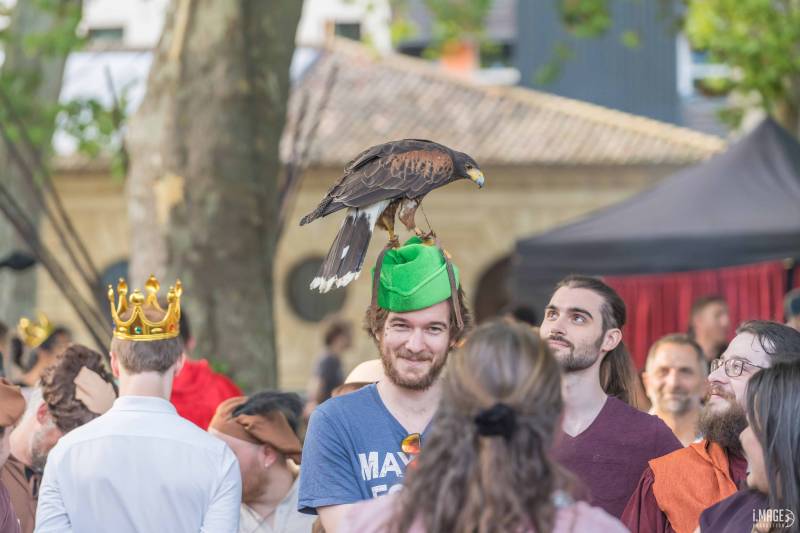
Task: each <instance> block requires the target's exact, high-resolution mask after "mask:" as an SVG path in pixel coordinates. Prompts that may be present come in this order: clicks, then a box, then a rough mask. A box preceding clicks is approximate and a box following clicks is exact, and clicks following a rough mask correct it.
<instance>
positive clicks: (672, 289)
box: [605, 261, 800, 369]
mask: <svg viewBox="0 0 800 533" xmlns="http://www.w3.org/2000/svg"><path fill="white" fill-rule="evenodd" d="M799 270H800V269H799ZM795 274H796V275H795V277H794V281H795V284H798V285H800V272H796V273H795ZM605 280H606V282H607V283H608V284H609V285H611V286H612V287H614V289H616V291H617V292H618V293H619V295H620V296H621V297H622V299H623V300H625V303H626V305H627V307H628V323H627V325H626V326H625V329H624V339H625V344H626V345H627V346H628V349H629V350H630V352H631V356H632V357H633V359H634V361H635V363H636V366H637V367H638V368H640V369H641V368H642V367H643V366H644V362H645V358H646V357H647V350H648V349H649V348H650V345H651V344H652V343H653V342H654V341H656V340H657V339H658V338H660V337H661V336H663V335H666V334H667V333H675V332H685V331H686V330H687V328H688V325H689V311H690V310H691V307H692V303H693V302H694V300H696V299H697V298H699V297H701V296H708V295H712V294H719V295H721V296H722V297H724V298H725V300H727V302H728V306H729V307H730V317H731V329H732V330H733V329H735V328H736V325H737V324H739V323H740V322H742V321H743V320H749V319H764V320H783V297H784V294H785V293H786V291H787V287H786V285H787V273H786V267H785V266H784V264H783V262H781V261H775V262H769V263H758V264H754V265H746V266H740V267H730V268H721V269H715V270H699V271H693V272H678V273H670V274H657V275H640V276H613V277H612V276H609V277H606V278H605ZM730 333H731V335H732V334H733V331H731V332H730Z"/></svg>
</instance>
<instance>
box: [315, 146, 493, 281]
mask: <svg viewBox="0 0 800 533" xmlns="http://www.w3.org/2000/svg"><path fill="white" fill-rule="evenodd" d="M458 179H469V180H472V181H474V182H475V183H476V184H478V186H479V187H483V181H484V177H483V172H481V169H480V168H479V167H478V164H477V163H476V162H475V160H474V159H472V158H471V157H470V156H468V155H467V154H464V153H461V152H456V151H455V150H452V149H450V148H448V147H447V146H444V145H441V144H438V143H435V142H433V141H426V140H421V139H403V140H401V141H392V142H388V143H385V144H379V145H377V146H373V147H371V148H368V149H367V150H365V151H363V152H362V153H360V154H359V155H358V156H356V158H355V159H353V160H352V161H350V162H349V163H348V164H347V166H346V167H345V169H344V175H343V176H342V177H341V178H339V180H338V181H337V182H336V184H334V186H333V187H331V189H330V190H329V191H328V194H326V195H325V198H323V199H322V202H320V204H319V205H318V206H317V208H316V209H314V210H313V211H312V212H311V213H309V214H308V215H306V216H305V217H303V219H302V220H301V221H300V225H301V226H303V225H305V224H308V223H309V222H311V221H313V220H316V219H318V218H321V217H324V216H326V215H329V214H331V213H334V212H336V211H339V210H340V209H345V208H346V209H347V216H346V217H345V219H344V222H343V223H342V227H341V229H340V230H339V233H338V234H337V235H336V239H335V240H334V241H333V245H331V249H330V250H329V251H328V255H327V257H325V261H323V263H322V266H320V269H319V272H318V273H317V277H315V278H314V280H313V281H312V282H311V290H314V289H318V290H319V291H320V292H328V291H329V290H331V289H332V288H333V287H334V286H336V287H344V286H345V285H347V284H348V283H350V282H351V281H353V280H354V279H356V278H357V277H358V275H359V274H360V273H361V267H362V266H363V265H364V257H365V256H366V253H367V248H368V247H369V241H370V239H371V238H372V232H373V230H374V228H375V226H376V225H377V226H378V227H380V228H383V229H385V230H386V231H388V232H389V241H390V243H392V244H393V245H397V243H398V242H399V241H398V239H397V236H396V235H395V233H394V220H395V215H396V214H399V217H398V218H399V219H400V222H402V223H403V225H404V226H405V227H406V229H408V230H409V231H414V232H415V233H416V234H417V235H420V236H423V232H422V231H421V230H420V229H419V228H418V227H417V224H416V222H415V221H414V215H415V212H416V210H417V207H419V205H420V202H422V198H423V197H424V196H425V195H426V194H428V193H429V192H430V191H432V190H433V189H436V188H438V187H441V186H442V185H447V184H448V183H450V182H452V181H455V180H458ZM398 212H399V213H398Z"/></svg>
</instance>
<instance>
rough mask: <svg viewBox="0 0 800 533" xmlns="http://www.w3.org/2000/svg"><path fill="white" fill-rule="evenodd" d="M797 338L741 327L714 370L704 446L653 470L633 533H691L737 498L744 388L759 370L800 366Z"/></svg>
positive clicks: (787, 331) (636, 500)
mask: <svg viewBox="0 0 800 533" xmlns="http://www.w3.org/2000/svg"><path fill="white" fill-rule="evenodd" d="M789 354H800V332H798V331H796V330H794V329H792V328H790V327H788V326H784V325H783V324H778V323H777V322H769V321H766V320H751V321H749V322H744V323H742V324H741V325H740V326H739V328H738V329H737V330H736V336H735V337H734V339H733V340H732V341H731V343H730V344H729V345H728V347H727V349H726V350H725V352H724V353H723V354H722V356H721V357H720V358H719V359H715V360H714V361H712V363H711V373H710V374H709V375H708V383H709V389H708V394H707V401H706V404H705V405H704V406H703V410H702V411H701V413H700V421H699V427H700V432H701V433H702V434H703V436H704V438H703V440H701V441H699V442H696V443H694V444H692V445H691V446H687V447H686V448H682V449H680V450H678V451H676V452H673V453H671V454H669V455H666V456H664V457H660V458H658V459H654V460H652V461H650V462H649V463H648V466H647V467H646V468H645V470H644V473H643V474H642V476H641V479H640V480H639V485H638V486H637V488H636V492H634V493H633V495H632V496H631V499H630V501H629V502H628V505H627V507H626V508H625V512H624V514H623V516H622V521H623V522H624V523H625V525H627V526H628V528H629V529H630V530H631V531H632V532H633V533H663V532H667V533H669V532H672V531H675V532H677V533H692V532H693V531H694V530H695V528H696V527H697V525H698V523H699V520H700V513H702V512H703V510H705V509H706V508H708V507H710V506H711V505H714V504H715V503H717V502H719V501H721V500H723V499H724V498H726V497H728V496H730V495H732V494H733V493H735V492H736V489H737V487H738V486H739V484H740V483H741V482H742V481H744V479H745V477H746V473H747V461H746V460H745V458H744V456H743V455H742V448H741V443H740V442H739V433H741V431H742V430H743V429H744V428H745V427H746V426H747V417H746V415H745V399H746V390H747V383H748V381H749V380H750V378H751V377H752V376H753V375H754V374H755V373H756V372H757V371H758V370H760V369H762V368H768V367H770V366H771V365H772V364H773V363H775V362H777V361H780V360H781V359H783V358H788V357H793V358H794V359H797V357H798V356H797V355H794V356H790V355H789Z"/></svg>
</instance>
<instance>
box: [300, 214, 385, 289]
mask: <svg viewBox="0 0 800 533" xmlns="http://www.w3.org/2000/svg"><path fill="white" fill-rule="evenodd" d="M374 207H375V206H373V208H374ZM384 207H386V206H385V205H383V206H380V211H381V212H382V211H383V208H384ZM372 211H373V209H367V210H364V211H361V210H358V209H349V210H348V212H347V216H346V217H345V219H344V222H343V223H342V227H341V228H340V229H339V233H338V234H337V235H336V239H335V240H334V241H333V244H332V245H331V249H330V250H329V251H328V255H327V256H326V257H325V261H323V262H322V266H320V268H319V272H317V277H316V278H314V280H313V281H312V282H311V287H310V288H311V290H314V289H317V290H319V292H328V291H329V290H331V289H332V288H334V287H344V286H345V285H347V284H348V283H350V282H351V281H353V280H354V279H356V278H357V277H358V275H359V274H360V273H361V267H362V266H363V265H364V258H365V257H366V255H367V249H368V248H369V241H370V239H371V238H372V230H373V229H374V228H375V221H376V220H377V215H373V213H372ZM378 214H380V212H379V213H378Z"/></svg>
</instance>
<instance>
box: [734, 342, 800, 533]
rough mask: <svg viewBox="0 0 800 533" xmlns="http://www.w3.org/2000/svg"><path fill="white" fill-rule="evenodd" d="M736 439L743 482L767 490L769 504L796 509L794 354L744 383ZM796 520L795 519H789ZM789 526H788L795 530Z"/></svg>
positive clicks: (797, 378)
mask: <svg viewBox="0 0 800 533" xmlns="http://www.w3.org/2000/svg"><path fill="white" fill-rule="evenodd" d="M746 409H747V421H748V423H749V426H748V427H747V428H746V429H744V431H742V433H741V442H742V447H743V449H744V452H745V455H746V456H747V464H748V470H749V472H748V475H747V484H748V486H750V487H751V488H754V489H756V490H759V491H761V492H763V493H764V494H767V495H769V501H770V508H772V509H793V510H795V512H797V511H798V510H800V424H798V423H797V413H798V411H800V354H798V355H796V356H795V357H794V361H791V362H788V361H787V362H777V363H775V364H774V365H773V366H771V367H770V368H767V369H764V370H761V371H759V372H756V373H755V374H754V375H753V377H752V378H751V379H750V381H749V382H748V384H747V408H746ZM795 526H797V524H795ZM799 530H800V528H798V527H795V528H794V529H792V530H791V531H799Z"/></svg>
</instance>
